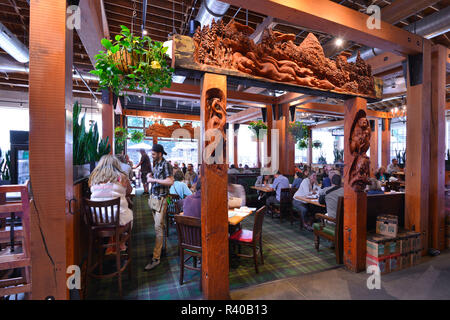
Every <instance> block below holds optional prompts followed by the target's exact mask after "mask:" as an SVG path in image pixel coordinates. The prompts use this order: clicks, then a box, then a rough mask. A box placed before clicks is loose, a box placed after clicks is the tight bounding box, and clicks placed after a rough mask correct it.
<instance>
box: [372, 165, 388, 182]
mask: <svg viewBox="0 0 450 320" xmlns="http://www.w3.org/2000/svg"><path fill="white" fill-rule="evenodd" d="M375 177H376V178H377V179H378V180H379V181H381V182H385V181H388V179H389V175H388V174H387V173H386V169H385V168H384V167H380V168H379V169H378V170H377V172H376V173H375Z"/></svg>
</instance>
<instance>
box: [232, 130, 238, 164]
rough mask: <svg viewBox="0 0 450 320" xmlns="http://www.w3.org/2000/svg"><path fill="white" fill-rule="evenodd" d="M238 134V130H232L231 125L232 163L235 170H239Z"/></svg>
mask: <svg viewBox="0 0 450 320" xmlns="http://www.w3.org/2000/svg"><path fill="white" fill-rule="evenodd" d="M238 132H239V130H234V125H233V163H234V166H235V167H236V168H239V163H238V162H239V160H238Z"/></svg>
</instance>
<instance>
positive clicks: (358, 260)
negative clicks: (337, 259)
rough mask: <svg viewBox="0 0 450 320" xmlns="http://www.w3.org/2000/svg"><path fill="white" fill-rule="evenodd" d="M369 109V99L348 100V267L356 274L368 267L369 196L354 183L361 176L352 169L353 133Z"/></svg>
mask: <svg viewBox="0 0 450 320" xmlns="http://www.w3.org/2000/svg"><path fill="white" fill-rule="evenodd" d="M366 110H367V101H366V100H365V99H362V98H353V99H350V100H346V101H345V120H344V121H345V122H344V163H345V167H344V168H345V173H344V179H345V182H344V264H345V266H346V267H347V268H348V269H350V270H352V271H355V272H360V271H363V270H364V269H365V266H366V231H367V225H366V224H367V222H366V221H367V217H366V215H367V196H366V193H365V192H364V191H362V192H360V191H355V187H354V186H353V185H352V184H351V183H350V181H352V180H353V177H354V174H355V173H357V174H360V172H359V170H357V169H356V168H355V169H352V165H353V164H354V163H353V162H354V161H355V160H356V159H355V158H356V156H355V153H354V152H352V151H351V146H350V139H351V138H352V134H354V132H353V131H352V127H353V126H354V123H357V119H358V116H359V114H360V113H361V112H364V116H365V112H366ZM369 130H370V126H369ZM367 142H369V141H367ZM364 155H365V152H362V153H359V157H363V156H364ZM363 168H364V166H363ZM366 169H367V172H365V174H367V176H368V175H369V170H370V168H369V166H367V167H366Z"/></svg>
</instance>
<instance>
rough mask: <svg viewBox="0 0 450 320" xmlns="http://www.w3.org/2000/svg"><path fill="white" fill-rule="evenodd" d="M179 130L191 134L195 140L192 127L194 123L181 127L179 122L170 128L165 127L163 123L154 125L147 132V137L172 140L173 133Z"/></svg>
mask: <svg viewBox="0 0 450 320" xmlns="http://www.w3.org/2000/svg"><path fill="white" fill-rule="evenodd" d="M177 129H184V130H187V131H188V132H189V134H190V137H191V139H193V138H194V128H193V127H192V123H185V124H184V125H183V126H181V124H180V123H179V122H178V121H175V122H174V123H173V124H172V125H170V126H165V125H163V124H161V123H154V124H152V125H151V126H149V127H148V128H147V129H146V130H145V135H147V136H149V137H163V138H172V136H173V132H174V131H175V130H177ZM176 138H178V137H176Z"/></svg>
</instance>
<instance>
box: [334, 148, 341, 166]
mask: <svg viewBox="0 0 450 320" xmlns="http://www.w3.org/2000/svg"><path fill="white" fill-rule="evenodd" d="M333 155H334V163H338V162H344V150H339V149H337V148H335V149H334V150H333Z"/></svg>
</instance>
